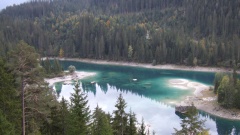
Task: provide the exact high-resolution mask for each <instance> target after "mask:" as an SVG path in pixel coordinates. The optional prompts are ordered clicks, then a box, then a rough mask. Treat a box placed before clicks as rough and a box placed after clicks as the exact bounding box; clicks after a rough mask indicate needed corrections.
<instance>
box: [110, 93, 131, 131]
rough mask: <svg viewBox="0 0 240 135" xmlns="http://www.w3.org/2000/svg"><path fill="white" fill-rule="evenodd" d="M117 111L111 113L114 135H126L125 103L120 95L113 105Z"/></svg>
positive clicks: (126, 117)
mask: <svg viewBox="0 0 240 135" xmlns="http://www.w3.org/2000/svg"><path fill="white" fill-rule="evenodd" d="M115 107H116V108H117V110H114V111H113V115H114V116H113V122H112V128H113V133H114V135H125V134H126V133H127V121H128V116H127V113H126V112H125V108H126V107H127V103H126V102H125V100H124V99H123V96H122V94H120V95H119V97H118V99H117V103H116V104H115Z"/></svg>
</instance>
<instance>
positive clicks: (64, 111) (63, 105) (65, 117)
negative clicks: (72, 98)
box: [60, 98, 70, 135]
mask: <svg viewBox="0 0 240 135" xmlns="http://www.w3.org/2000/svg"><path fill="white" fill-rule="evenodd" d="M60 116H61V124H60V125H61V134H62V135H67V134H68V132H69V130H68V129H69V125H68V123H69V116H70V114H69V110H68V102H67V100H65V99H64V98H62V101H61V102H60Z"/></svg>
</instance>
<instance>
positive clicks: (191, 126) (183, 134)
mask: <svg viewBox="0 0 240 135" xmlns="http://www.w3.org/2000/svg"><path fill="white" fill-rule="evenodd" d="M185 115H186V118H184V119H183V120H182V123H181V127H182V129H180V130H177V129H175V128H174V129H175V131H176V133H175V135H198V134H203V135H208V130H207V129H205V128H204V122H205V121H203V120H198V118H199V117H198V112H197V109H196V107H195V106H194V105H192V106H191V107H190V108H189V109H188V111H187V113H186V114H185Z"/></svg>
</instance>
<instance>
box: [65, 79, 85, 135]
mask: <svg viewBox="0 0 240 135" xmlns="http://www.w3.org/2000/svg"><path fill="white" fill-rule="evenodd" d="M74 91H75V93H73V94H72V95H71V97H70V101H71V105H70V125H69V127H70V130H69V134H70V135H86V134H87V133H88V125H89V120H90V110H89V106H87V103H88V100H87V95H86V94H85V93H84V92H83V91H82V90H81V89H80V88H79V84H78V83H77V84H76V85H75V88H74Z"/></svg>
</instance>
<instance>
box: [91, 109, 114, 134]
mask: <svg viewBox="0 0 240 135" xmlns="http://www.w3.org/2000/svg"><path fill="white" fill-rule="evenodd" d="M91 130H92V135H113V132H112V128H111V125H110V119H109V118H108V116H107V114H105V112H103V111H102V109H101V108H99V107H98V106H97V107H96V108H95V110H94V112H93V123H92V128H91Z"/></svg>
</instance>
